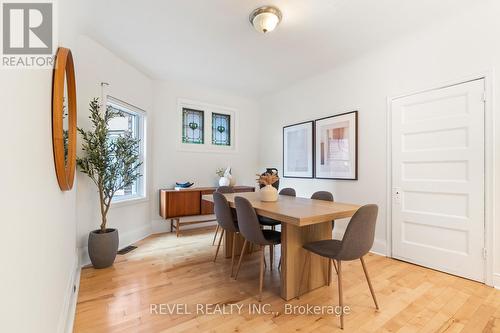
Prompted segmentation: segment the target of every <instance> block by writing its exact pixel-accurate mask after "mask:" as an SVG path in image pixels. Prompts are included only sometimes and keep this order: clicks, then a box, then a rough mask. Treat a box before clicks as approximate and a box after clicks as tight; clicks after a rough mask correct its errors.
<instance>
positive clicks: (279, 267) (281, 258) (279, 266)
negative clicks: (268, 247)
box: [278, 254, 283, 270]
mask: <svg viewBox="0 0 500 333" xmlns="http://www.w3.org/2000/svg"><path fill="white" fill-rule="evenodd" d="M282 261H283V257H282V256H281V254H280V263H279V264H278V270H281V262H282Z"/></svg>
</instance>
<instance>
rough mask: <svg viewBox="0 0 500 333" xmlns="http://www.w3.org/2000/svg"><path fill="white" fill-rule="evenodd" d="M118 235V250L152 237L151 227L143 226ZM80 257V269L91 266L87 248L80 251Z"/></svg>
mask: <svg viewBox="0 0 500 333" xmlns="http://www.w3.org/2000/svg"><path fill="white" fill-rule="evenodd" d="M118 234H119V237H120V245H119V246H118V248H119V249H121V248H124V247H125V246H129V245H132V244H134V243H136V242H138V241H140V240H142V239H144V238H146V237H148V236H149V235H151V225H143V226H141V227H140V228H137V229H134V230H130V231H127V232H124V233H121V232H120V230H118ZM79 257H80V267H83V266H86V265H89V264H90V258H89V252H88V248H87V246H85V247H83V248H80V249H79Z"/></svg>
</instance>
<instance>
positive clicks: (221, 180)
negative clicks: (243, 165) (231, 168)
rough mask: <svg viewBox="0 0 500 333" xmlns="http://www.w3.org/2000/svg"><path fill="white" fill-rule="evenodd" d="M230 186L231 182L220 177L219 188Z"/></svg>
mask: <svg viewBox="0 0 500 333" xmlns="http://www.w3.org/2000/svg"><path fill="white" fill-rule="evenodd" d="M230 184H231V180H229V178H227V177H220V179H219V186H229V185H230Z"/></svg>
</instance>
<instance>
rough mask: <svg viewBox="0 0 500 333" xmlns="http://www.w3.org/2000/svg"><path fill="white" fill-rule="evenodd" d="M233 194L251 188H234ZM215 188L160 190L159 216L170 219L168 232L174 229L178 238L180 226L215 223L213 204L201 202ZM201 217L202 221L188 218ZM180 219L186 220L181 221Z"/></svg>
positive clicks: (247, 190) (251, 187) (250, 187)
mask: <svg viewBox="0 0 500 333" xmlns="http://www.w3.org/2000/svg"><path fill="white" fill-rule="evenodd" d="M233 189H234V191H235V192H253V191H255V187H253V186H234V187H233ZM215 190H217V188H216V187H193V188H191V187H190V188H186V189H179V190H176V189H160V191H159V194H160V216H161V217H163V218H164V219H166V220H168V219H170V231H171V232H173V231H174V229H175V232H176V235H177V237H179V234H180V229H181V226H183V225H188V224H197V223H204V222H212V221H215V215H214V206H213V203H211V202H208V201H205V200H202V196H203V195H206V194H212V193H214V192H215ZM194 216H203V218H202V219H198V218H196V219H193V218H190V217H194ZM181 217H186V219H183V220H181Z"/></svg>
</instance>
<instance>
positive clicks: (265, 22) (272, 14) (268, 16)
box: [249, 6, 282, 34]
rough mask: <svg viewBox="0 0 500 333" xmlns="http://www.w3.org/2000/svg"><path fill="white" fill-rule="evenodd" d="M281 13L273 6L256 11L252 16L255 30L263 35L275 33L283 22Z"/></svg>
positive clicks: (251, 21)
mask: <svg viewBox="0 0 500 333" xmlns="http://www.w3.org/2000/svg"><path fill="white" fill-rule="evenodd" d="M281 17H282V15H281V11H280V10H279V9H278V8H276V7H272V6H263V7H259V8H257V9H255V10H254V11H253V12H252V13H251V14H250V17H249V19H250V23H252V25H253V27H254V28H255V30H257V31H258V32H262V33H264V34H265V33H268V32H270V31H273V30H274V29H275V28H276V27H277V26H278V24H279V23H280V21H281Z"/></svg>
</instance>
